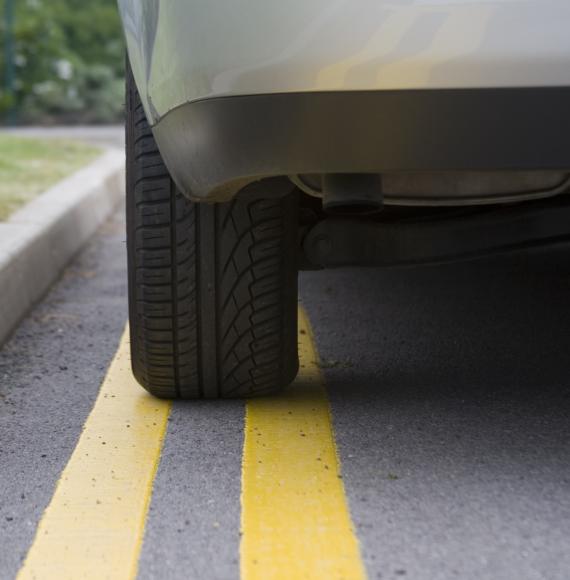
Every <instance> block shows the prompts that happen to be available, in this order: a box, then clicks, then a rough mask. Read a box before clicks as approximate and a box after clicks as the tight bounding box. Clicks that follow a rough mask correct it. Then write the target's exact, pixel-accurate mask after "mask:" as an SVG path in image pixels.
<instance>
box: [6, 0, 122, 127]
mask: <svg viewBox="0 0 570 580" xmlns="http://www.w3.org/2000/svg"><path fill="white" fill-rule="evenodd" d="M6 1H7V0H0V6H1V10H2V13H1V15H3V13H4V3H5V2H6ZM14 1H15V28H14V34H15V65H16V71H15V72H16V74H15V76H16V82H15V94H14V95H13V99H12V102H13V104H14V106H15V109H16V111H17V116H18V121H20V122H36V123H37V122H43V123H50V122H93V123H98V122H112V121H116V120H118V119H120V118H121V114H122V103H123V66H124V65H123V62H124V44H123V36H122V31H121V26H120V21H119V16H118V11H117V7H116V1H115V0H95V1H93V2H89V1H87V0H14ZM0 32H1V35H2V45H4V42H5V33H6V31H5V27H4V22H2V28H1V29H0ZM4 52H5V51H2V52H1V53H0V54H1V56H0V67H1V68H2V70H5V62H4ZM10 103H11V99H10V96H9V95H7V94H6V91H5V85H4V83H2V88H1V89H0V115H2V116H5V114H6V111H7V109H8V107H9V106H10Z"/></svg>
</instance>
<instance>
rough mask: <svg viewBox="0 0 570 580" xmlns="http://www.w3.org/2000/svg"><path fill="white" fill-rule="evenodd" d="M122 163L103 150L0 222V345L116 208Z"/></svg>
mask: <svg viewBox="0 0 570 580" xmlns="http://www.w3.org/2000/svg"><path fill="white" fill-rule="evenodd" d="M124 168H125V156H124V153H123V152H122V151H119V150H108V151H107V152H105V153H104V154H103V155H102V156H101V157H99V158H98V159H97V160H96V161H95V162H94V163H92V164H91V165H89V166H87V167H86V168H85V169H81V170H80V171H78V172H77V173H75V174H73V175H72V176H70V177H68V178H67V179H65V180H64V181H62V182H60V183H58V184H57V185H55V186H54V187H52V188H51V189H49V190H48V191H46V192H45V193H43V194H42V195H40V196H39V197H38V198H37V199H35V200H34V201H32V202H31V203H29V204H28V205H26V206H25V207H24V208H22V209H21V210H19V211H17V212H16V213H14V214H13V215H12V216H11V217H10V219H9V220H8V221H7V222H4V223H0V345H1V344H2V343H3V342H4V341H5V340H6V338H7V337H8V336H9V334H10V333H11V332H12V331H13V330H14V328H15V327H16V326H17V324H18V323H19V322H20V320H21V319H22V318H23V317H24V315H25V314H26V313H27V312H28V311H29V310H30V308H31V307H32V306H34V304H36V303H37V302H38V301H39V300H40V299H41V298H42V297H43V295H44V294H45V293H46V291H47V290H48V289H49V287H50V286H51V285H52V284H53V282H55V280H57V278H58V277H59V276H60V275H61V273H62V271H63V269H64V268H65V266H66V265H67V264H68V262H69V261H70V260H71V258H72V257H73V256H74V255H75V254H76V253H77V252H78V251H79V250H80V249H81V247H82V246H83V245H84V244H85V243H86V242H87V241H88V240H89V238H90V237H91V236H92V235H93V234H94V233H95V231H96V230H97V228H98V227H99V226H100V225H101V224H102V223H103V222H104V221H105V220H106V219H107V218H108V217H109V216H110V215H111V213H112V212H113V211H114V210H115V208H116V207H117V205H118V203H119V202H120V200H121V199H122V198H123V196H124Z"/></svg>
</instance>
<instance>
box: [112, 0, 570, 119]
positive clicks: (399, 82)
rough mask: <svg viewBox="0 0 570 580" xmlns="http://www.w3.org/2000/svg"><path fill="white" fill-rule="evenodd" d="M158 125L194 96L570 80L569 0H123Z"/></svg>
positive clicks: (135, 62)
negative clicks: (159, 121) (275, 0)
mask: <svg viewBox="0 0 570 580" xmlns="http://www.w3.org/2000/svg"><path fill="white" fill-rule="evenodd" d="M119 4H120V7H121V13H122V15H123V22H124V27H125V31H126V36H127V41H128V47H129V55H130V59H131V64H132V68H133V72H134V75H135V79H136V82H137V86H138V88H139V92H140V94H141V98H142V100H143V103H144V104H145V109H146V111H147V116H148V117H149V121H150V122H151V124H155V123H156V122H157V121H158V120H159V119H160V118H162V116H164V115H165V114H167V113H168V112H169V111H171V110H172V109H174V108H175V107H178V106H180V105H183V104H184V103H186V102H191V101H195V100H200V99H205V98H213V97H220V96H235V95H253V94H270V93H276V94H278V93H304V92H324V91H332V92H338V91H376V90H382V91H385V90H415V89H459V88H461V89H467V88H499V87H546V86H570V34H569V33H568V23H569V22H570V2H568V0H492V1H490V0H469V1H465V0H446V1H442V0H421V1H420V0H417V1H410V0H359V1H358V2H355V1H354V0H311V1H310V2H308V1H307V0H287V2H268V1H267V0H232V1H228V0H226V1H218V2H208V1H204V0H202V1H193V2H188V0H168V1H167V2H160V1H159V0H119Z"/></svg>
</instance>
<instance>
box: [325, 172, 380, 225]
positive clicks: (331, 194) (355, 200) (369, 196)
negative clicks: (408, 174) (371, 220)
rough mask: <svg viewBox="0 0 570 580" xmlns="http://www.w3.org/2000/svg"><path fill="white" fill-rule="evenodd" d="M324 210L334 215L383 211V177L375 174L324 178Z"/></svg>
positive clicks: (346, 174)
mask: <svg viewBox="0 0 570 580" xmlns="http://www.w3.org/2000/svg"><path fill="white" fill-rule="evenodd" d="M322 184H323V185H322V187H323V209H324V210H325V211H326V212H327V213H330V214H334V215H368V214H372V213H376V212H379V211H381V210H382V208H383V206H384V194H383V192H382V177H381V176H380V175H379V174H375V173H328V174H325V175H324V176H323V181H322Z"/></svg>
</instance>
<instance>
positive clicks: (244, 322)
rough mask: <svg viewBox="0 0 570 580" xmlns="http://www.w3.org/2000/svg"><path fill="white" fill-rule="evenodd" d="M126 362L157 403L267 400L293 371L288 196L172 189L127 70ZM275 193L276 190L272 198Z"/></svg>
mask: <svg viewBox="0 0 570 580" xmlns="http://www.w3.org/2000/svg"><path fill="white" fill-rule="evenodd" d="M126 148H127V248H128V267H129V319H130V335H131V354H132V367H133V372H134V375H135V377H136V378H137V380H138V381H139V382H140V383H141V385H142V386H143V387H145V388H146V389H147V390H148V391H149V392H151V393H152V394H153V395H155V396H158V397H161V398H185V399H198V398H224V397H244V396H245V397H248V396H254V395H262V394H267V393H272V392H274V391H276V390H278V389H280V388H282V387H284V386H286V385H287V384H289V383H290V382H291V381H292V380H293V379H294V378H295V376H296V374H297V371H298V355H297V228H298V197H297V194H296V193H295V192H294V191H293V192H291V189H289V188H287V190H286V193H285V194H283V195H279V194H276V192H275V191H274V188H273V189H272V188H271V185H267V186H266V187H268V188H269V191H266V195H265V196H264V195H263V193H262V192H261V193H260V188H262V187H263V186H264V185H263V182H259V183H258V184H257V185H256V186H254V187H253V188H252V191H250V192H249V193H248V192H247V191H246V192H245V193H244V195H243V196H242V195H241V194H240V196H238V198H237V199H235V200H234V201H231V202H229V203H219V204H203V203H193V202H191V201H189V200H188V199H187V198H186V197H184V196H183V195H182V194H181V193H180V192H179V191H178V190H177V188H176V185H175V184H174V183H173V181H172V179H171V177H170V175H169V173H168V170H167V168H166V166H165V165H164V163H163V160H162V158H161V155H160V152H159V151H158V148H157V145H156V143H155V140H154V138H153V134H152V131H151V129H150V127H149V124H148V123H147V120H146V117H145V114H144V111H143V107H142V105H141V100H140V98H139V95H138V92H137V89H136V86H135V83H134V80H133V77H132V74H131V72H130V71H128V74H127V142H126ZM277 193H278V192H277Z"/></svg>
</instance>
